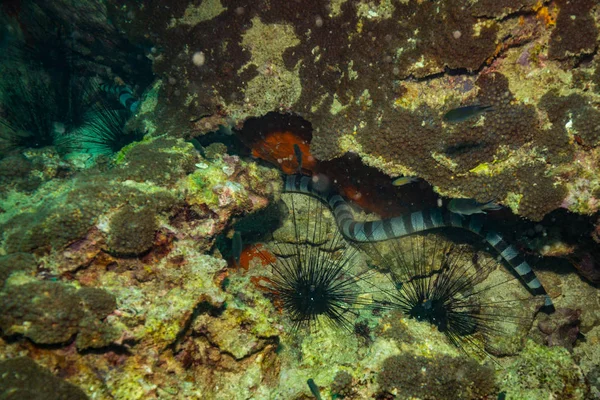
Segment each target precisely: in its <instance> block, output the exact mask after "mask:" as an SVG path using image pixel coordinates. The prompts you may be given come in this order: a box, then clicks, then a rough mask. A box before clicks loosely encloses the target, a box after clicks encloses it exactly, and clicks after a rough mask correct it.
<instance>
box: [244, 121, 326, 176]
mask: <svg viewBox="0 0 600 400" xmlns="http://www.w3.org/2000/svg"><path fill="white" fill-rule="evenodd" d="M294 144H297V145H298V147H299V148H300V151H302V169H303V170H306V171H310V172H312V171H313V170H314V168H315V166H316V160H315V158H314V157H313V156H312V155H311V154H310V147H309V143H308V142H307V141H306V140H304V139H302V138H301V137H299V136H297V135H295V134H294V133H292V132H290V131H283V132H282V131H275V132H270V133H268V134H266V135H265V136H264V137H263V138H262V139H261V140H259V141H257V142H255V143H254V144H253V146H252V155H253V156H254V157H256V158H260V159H262V160H265V161H269V162H270V163H273V164H275V165H278V166H279V167H280V168H281V169H282V171H283V172H285V173H286V174H294V173H296V172H297V171H298V161H297V160H296V155H295V152H294Z"/></svg>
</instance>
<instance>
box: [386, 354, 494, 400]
mask: <svg viewBox="0 0 600 400" xmlns="http://www.w3.org/2000/svg"><path fill="white" fill-rule="evenodd" d="M494 376H495V375H494V370H493V369H492V368H490V367H486V366H482V365H479V363H478V362H477V361H475V360H472V359H463V358H453V357H449V356H438V357H432V358H427V357H422V356H416V355H411V354H402V355H397V356H392V357H389V358H387V359H386V360H385V361H384V362H383V365H382V367H381V371H380V372H379V374H378V375H377V382H378V383H379V386H380V388H381V390H384V391H387V392H391V393H393V394H395V395H397V396H399V397H400V398H411V397H417V398H419V399H423V400H435V399H480V398H483V397H485V396H489V395H492V394H495V393H496V392H497V389H496V384H495V378H494Z"/></svg>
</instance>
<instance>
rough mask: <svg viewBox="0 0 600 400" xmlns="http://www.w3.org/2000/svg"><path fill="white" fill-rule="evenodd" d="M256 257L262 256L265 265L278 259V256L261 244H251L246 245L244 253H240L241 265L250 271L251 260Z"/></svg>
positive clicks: (261, 259) (261, 260) (262, 262)
mask: <svg viewBox="0 0 600 400" xmlns="http://www.w3.org/2000/svg"><path fill="white" fill-rule="evenodd" d="M255 258H260V262H261V264H262V265H263V266H265V265H269V264H271V263H274V262H275V261H276V258H275V256H274V255H273V254H271V253H269V252H268V251H266V250H265V249H264V248H263V245H261V244H251V245H248V246H245V247H244V249H243V250H242V254H241V255H240V264H239V267H240V268H243V269H244V270H246V271H248V268H250V262H251V261H252V260H254V259H255Z"/></svg>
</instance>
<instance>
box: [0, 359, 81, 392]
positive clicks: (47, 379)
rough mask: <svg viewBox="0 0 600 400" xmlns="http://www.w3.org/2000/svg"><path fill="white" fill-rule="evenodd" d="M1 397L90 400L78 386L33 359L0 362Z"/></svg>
mask: <svg viewBox="0 0 600 400" xmlns="http://www.w3.org/2000/svg"><path fill="white" fill-rule="evenodd" d="M0 397H2V398H3V399H29V400H86V399H88V396H87V395H86V394H85V393H84V392H83V391H82V390H81V389H80V388H78V387H77V386H75V385H72V384H70V383H68V382H65V381H63V380H62V379H60V378H58V377H56V376H54V375H52V373H51V372H50V371H49V370H47V369H46V368H43V367H41V366H39V365H38V364H36V363H35V362H34V361H33V360H32V359H31V358H28V357H18V358H13V359H9V360H4V361H0Z"/></svg>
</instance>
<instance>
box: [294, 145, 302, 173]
mask: <svg viewBox="0 0 600 400" xmlns="http://www.w3.org/2000/svg"><path fill="white" fill-rule="evenodd" d="M294 154H295V155H296V161H298V173H299V174H301V173H302V150H300V146H298V143H294Z"/></svg>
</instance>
